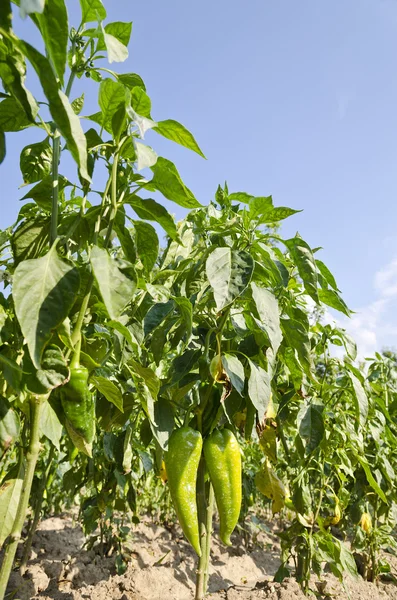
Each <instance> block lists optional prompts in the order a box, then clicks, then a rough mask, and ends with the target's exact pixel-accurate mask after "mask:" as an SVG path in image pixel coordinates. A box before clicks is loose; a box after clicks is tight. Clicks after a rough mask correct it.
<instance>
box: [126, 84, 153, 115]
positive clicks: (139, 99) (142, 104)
mask: <svg viewBox="0 0 397 600" xmlns="http://www.w3.org/2000/svg"><path fill="white" fill-rule="evenodd" d="M131 104H132V108H133V109H134V111H135V112H136V113H138V115H141V116H142V117H146V118H148V119H150V118H151V117H150V111H151V110H152V103H151V101H150V98H149V96H148V95H147V93H146V92H145V90H144V89H143V88H142V87H134V88H133V89H132V92H131Z"/></svg>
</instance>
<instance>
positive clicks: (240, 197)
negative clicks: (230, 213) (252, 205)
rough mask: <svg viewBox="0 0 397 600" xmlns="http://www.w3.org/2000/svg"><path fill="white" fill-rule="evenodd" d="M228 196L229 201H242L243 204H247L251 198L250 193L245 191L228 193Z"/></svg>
mask: <svg viewBox="0 0 397 600" xmlns="http://www.w3.org/2000/svg"><path fill="white" fill-rule="evenodd" d="M228 197H229V200H231V201H232V200H234V201H236V202H244V204H249V202H250V200H251V199H252V198H253V196H252V195H251V194H247V193H246V192H233V194H229V196H228Z"/></svg>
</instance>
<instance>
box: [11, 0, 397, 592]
mask: <svg viewBox="0 0 397 600" xmlns="http://www.w3.org/2000/svg"><path fill="white" fill-rule="evenodd" d="M15 4H16V5H19V9H20V12H21V14H23V15H29V18H30V19H31V21H32V25H34V26H36V27H37V28H38V30H39V32H40V34H41V37H42V41H43V43H44V45H45V55H44V54H42V53H41V52H39V51H38V50H37V49H36V48H34V47H33V46H31V45H30V44H29V43H28V42H26V41H24V40H21V39H19V38H18V37H17V36H16V35H15V33H14V32H13V29H12V16H13V10H12V8H13V9H14V12H15V10H16V9H15V7H12V6H11V3H10V1H9V0H6V1H3V2H2V3H1V6H0V77H1V80H2V82H3V87H4V92H2V93H1V97H2V98H3V99H2V101H1V102H0V159H1V161H3V160H5V159H6V160H7V159H8V157H6V146H5V138H6V134H7V135H8V133H9V132H18V131H23V130H24V129H26V128H28V127H29V128H31V127H35V128H37V130H38V132H39V133H40V134H42V136H43V139H42V141H39V142H37V143H34V144H30V145H28V146H26V147H25V148H24V149H23V151H22V154H21V159H20V165H21V173H22V177H23V181H24V183H25V184H29V185H31V186H33V187H31V188H30V189H29V191H28V192H27V193H26V194H25V195H24V196H23V198H22V199H23V200H29V202H27V203H25V204H24V205H23V207H22V208H21V210H20V211H19V215H18V218H17V221H16V223H14V224H13V225H12V226H10V227H9V228H8V229H7V230H5V231H3V232H1V233H0V247H1V249H0V252H1V256H0V261H1V263H0V264H1V267H2V271H1V273H2V279H3V282H4V287H5V291H4V293H2V294H1V295H0V342H1V345H0V366H1V373H0V385H1V399H0V400H1V404H0V442H1V452H2V457H1V458H2V466H1V474H2V480H1V483H0V485H1V487H0V500H1V508H0V522H1V525H0V544H4V545H5V553H4V559H3V563H2V567H1V570H0V600H2V599H3V597H4V594H5V589H6V584H7V581H8V577H9V574H10V571H11V568H12V565H13V563H14V557H15V553H16V549H17V546H18V544H19V541H20V538H21V532H22V527H23V524H24V521H25V518H26V514H27V509H28V505H29V497H30V493H31V488H32V484H33V497H32V499H31V506H32V520H31V526H30V529H29V532H28V536H27V540H26V541H25V552H24V557H23V559H22V567H23V565H24V564H26V561H27V559H28V557H29V552H30V543H31V539H32V536H33V534H34V530H35V527H36V526H37V523H38V520H39V517H40V512H41V507H42V502H43V499H44V495H45V493H44V492H45V488H46V486H47V487H48V486H49V484H50V481H51V477H53V476H56V477H62V483H63V486H64V488H65V490H67V491H68V492H69V494H70V495H71V496H72V497H74V498H77V497H80V498H81V503H80V514H81V517H82V522H83V526H84V530H85V532H86V533H87V534H92V535H93V537H92V538H91V543H95V541H96V536H98V539H99V542H100V549H101V551H105V550H106V551H108V552H110V551H113V549H114V548H116V550H117V552H118V557H117V563H116V564H117V569H118V571H119V573H122V572H123V571H124V570H125V567H126V560H128V548H127V546H128V543H127V536H128V532H129V528H130V524H131V521H132V520H130V519H129V515H130V513H131V512H132V513H133V514H134V517H133V519H135V520H136V519H137V518H138V517H137V513H138V511H139V505H140V494H141V491H142V486H144V485H146V483H145V481H146V482H149V483H150V481H152V480H151V477H153V471H156V472H157V473H158V474H159V475H160V476H161V479H162V480H163V482H165V481H166V480H168V484H167V487H166V486H164V485H163V484H162V483H160V479H157V485H158V487H159V488H160V490H161V493H159V496H161V500H160V502H162V503H163V505H164V512H167V511H168V507H169V506H170V503H169V495H170V497H171V499H172V502H173V506H174V509H175V512H176V515H177V517H178V519H179V522H180V525H181V527H182V529H183V531H184V533H185V536H186V538H187V540H188V541H189V542H190V543H191V545H192V547H193V548H194V550H195V551H196V553H197V555H198V557H199V562H198V568H197V581H196V600H201V599H202V598H204V597H205V595H206V591H207V586H208V576H209V559H210V545H211V535H212V526H213V525H212V523H213V510H214V508H215V504H216V506H217V509H218V513H219V521H220V539H221V541H222V542H223V543H225V544H226V545H228V544H230V543H233V531H234V529H235V527H236V525H237V522H238V519H239V516H240V509H241V504H242V497H243V494H242V485H244V502H245V498H246V496H247V494H246V493H245V492H246V490H247V489H249V488H251V489H252V486H253V482H252V481H249V478H248V474H247V473H245V477H244V480H243V481H242V468H244V457H242V456H241V450H240V448H243V447H244V445H245V444H252V443H256V442H257V440H259V447H260V448H261V451H262V453H263V461H262V463H261V464H260V466H259V465H258V469H257V472H256V474H255V483H256V486H257V488H258V490H259V491H260V492H262V493H263V494H264V495H265V496H266V497H267V498H269V499H271V501H272V509H273V512H274V513H276V512H279V511H280V510H282V509H283V507H284V506H288V507H289V508H290V510H291V511H293V514H295V517H294V518H293V521H292V523H291V524H290V527H289V528H288V529H287V531H286V532H285V533H284V534H283V557H282V558H283V564H282V566H281V568H280V570H279V572H278V574H277V578H279V579H282V578H283V577H284V576H286V575H288V574H289V569H290V560H291V558H292V560H295V562H296V576H297V578H298V580H299V581H300V583H301V585H302V586H303V588H304V589H308V583H309V577H310V571H311V570H314V571H315V572H316V573H318V574H320V573H321V565H322V564H323V563H324V562H328V563H329V565H330V567H331V568H332V569H333V570H334V572H335V573H336V574H337V575H339V576H341V574H342V572H343V570H346V569H347V570H349V571H350V572H354V571H355V564H354V560H353V556H352V554H351V553H350V551H349V550H348V549H347V547H346V546H345V545H344V544H343V543H342V542H341V541H340V540H339V539H338V538H337V537H336V535H334V534H335V532H334V531H333V530H332V527H335V526H336V525H338V524H339V522H341V523H343V522H344V519H345V515H347V514H348V513H349V512H351V511H353V503H354V502H355V500H356V499H358V500H359V501H360V502H361V501H362V500H363V499H364V498H365V501H364V502H365V506H364V509H365V512H361V516H360V519H359V520H356V521H355V522H356V523H361V530H362V531H364V532H365V533H366V534H368V535H369V534H370V528H369V526H368V522H369V521H368V519H369V517H368V515H369V514H372V520H373V522H374V523H376V527H374V531H376V532H377V533H376V536H375V533H373V537H371V539H370V547H371V548H372V550H371V560H372V563H371V564H372V567H371V568H372V569H373V573H376V572H377V571H376V569H378V567H377V566H376V565H378V564H379V563H378V562H377V558H376V552H377V551H378V549H379V548H380V546H381V545H382V544H383V545H384V539H383V538H382V539H381V527H382V526H383V521H382V519H383V518H384V515H385V514H386V513H387V510H388V507H390V506H392V505H393V503H394V502H395V498H394V493H393V492H392V491H390V490H389V489H386V488H387V482H388V481H389V482H390V481H391V478H392V475H391V472H392V468H389V467H388V466H387V465H388V464H389V465H392V464H394V462H393V461H394V460H395V459H394V458H393V457H394V455H393V452H394V446H393V445H392V436H393V432H394V431H395V420H394V421H393V419H394V417H393V416H392V415H393V413H392V411H391V408H392V407H393V410H394V409H395V407H394V396H393V401H391V400H390V399H389V396H388V395H387V394H389V391H388V390H389V388H388V384H387V378H386V377H385V375H384V374H382V375H379V368H380V367H378V366H373V367H371V370H370V375H369V376H368V377H367V376H366V375H365V374H364V373H363V372H362V371H360V370H359V369H358V368H357V366H355V364H354V363H353V361H354V360H355V354H356V351H355V346H354V343H353V342H352V340H351V339H350V338H349V337H348V336H347V335H346V334H345V332H343V331H342V330H340V329H338V328H333V327H332V326H329V325H323V324H322V323H321V321H319V320H318V319H314V320H313V319H311V318H310V313H311V312H312V307H313V306H315V307H316V309H315V313H316V312H321V309H322V308H321V307H323V306H324V305H327V306H329V307H331V308H333V309H335V310H338V311H341V312H342V313H344V314H345V315H349V314H350V311H349V309H348V307H347V306H346V304H345V302H344V301H343V299H342V298H341V296H340V293H339V290H338V287H337V284H336V282H335V279H334V277H333V276H332V274H331V273H330V271H329V269H328V268H327V267H326V265H325V264H324V263H323V262H322V261H321V260H320V259H318V258H317V256H318V254H317V251H318V250H317V249H314V250H313V249H312V248H311V247H310V246H309V244H308V243H307V242H305V241H304V240H303V239H302V238H301V237H300V235H299V234H296V235H295V236H294V237H292V238H289V239H284V238H283V237H282V236H281V235H280V234H279V233H278V227H279V224H280V222H281V221H282V220H283V219H285V218H288V217H291V216H293V214H294V213H295V212H297V211H295V210H293V209H290V208H286V207H275V206H274V204H273V200H272V198H271V197H270V196H263V197H255V196H252V195H250V194H249V193H246V192H234V193H229V190H228V188H227V185H225V186H224V187H223V188H221V187H219V188H218V190H217V192H216V194H215V198H214V200H212V201H210V202H209V203H208V204H207V205H206V206H205V207H204V206H202V205H201V204H200V203H199V202H198V200H197V199H196V198H195V196H194V194H193V193H192V192H191V191H190V190H189V189H188V188H187V187H186V186H185V184H184V183H183V181H182V179H181V177H180V175H179V173H178V171H177V169H176V167H175V165H174V164H173V163H172V162H170V161H169V160H167V159H166V158H163V157H160V156H157V154H156V153H155V151H154V150H153V149H152V148H151V147H149V146H148V145H147V144H146V142H145V141H144V138H145V135H146V134H147V132H148V131H149V130H152V131H154V132H156V133H158V134H160V135H163V136H165V137H167V138H169V139H170V140H173V141H175V142H177V143H179V144H182V145H183V146H186V147H187V148H189V149H191V150H193V151H195V152H196V153H197V154H199V155H201V156H203V154H202V152H201V150H200V148H199V146H198V145H197V143H196V141H195V139H194V137H193V136H192V134H191V133H190V132H189V131H188V130H187V129H186V128H185V127H183V126H182V125H181V124H179V123H178V122H176V121H174V120H165V121H155V120H153V118H152V114H151V102H150V98H149V96H148V94H147V91H146V88H145V85H144V82H143V80H142V78H141V77H140V76H139V75H137V74H136V73H124V74H120V73H115V72H113V71H112V70H110V69H109V68H108V66H106V67H104V66H103V64H104V63H103V62H102V61H103V54H104V53H105V55H107V58H108V61H109V62H110V63H115V62H116V63H117V62H122V61H124V60H125V59H126V58H127V56H128V50H127V45H128V41H129V38H130V33H131V24H130V23H120V22H117V23H105V21H106V10H105V7H104V5H103V4H102V2H101V1H100V0H95V2H93V1H92V0H80V5H81V15H82V16H81V22H80V24H79V25H78V27H77V28H71V29H70V30H69V25H68V15H67V9H66V5H65V2H64V0H51V1H49V0H48V1H47V2H45V1H44V0H37V1H35V2H33V1H32V0H21V1H20V2H15ZM14 18H15V15H14ZM27 65H30V67H29V68H30V69H31V70H32V71H33V72H35V73H36V75H37V78H38V82H39V84H40V90H41V91H40V98H37V99H36V98H35V97H34V96H33V95H32V93H31V92H30V91H29V90H28V89H27V88H26V85H25V77H26V69H27ZM83 76H84V77H85V78H86V79H84V80H82V81H86V80H87V85H88V83H89V85H96V86H97V87H98V108H99V110H98V111H97V112H95V113H94V114H88V115H87V114H84V112H85V111H84V97H83V96H82V95H81V96H79V97H78V98H75V99H74V100H72V98H73V85H74V84H75V82H76V80H78V79H82V77H83ZM88 80H89V81H88ZM83 114H84V119H83V117H82V115H83ZM83 125H84V127H83ZM68 154H70V155H71V156H72V158H73V159H74V161H75V164H76V166H77V173H76V176H71V175H69V176H68V177H66V176H64V175H63V174H62V169H63V165H64V162H63V157H64V156H65V155H68ZM142 170H145V176H144V175H143V174H142V172H141V171H142ZM147 173H149V175H147ZM104 176H105V184H104V185H102V183H101V182H102V181H103V179H104ZM154 193H157V194H162V195H163V196H164V197H165V198H166V199H168V200H170V201H172V202H175V203H176V204H178V205H179V206H181V207H183V208H185V209H187V210H189V212H188V214H187V216H186V217H185V218H184V219H183V221H181V222H180V223H178V224H176V223H175V222H174V220H173V218H172V217H171V215H170V214H169V213H168V211H167V210H166V208H165V207H164V206H163V204H161V203H160V202H158V200H155V199H153V198H151V197H149V196H150V194H154ZM148 221H151V222H154V223H156V227H157V229H156V228H155V227H153V225H151V224H150V223H149V222H148ZM160 227H161V228H163V230H164V232H165V234H166V241H165V248H164V249H161V250H160V241H159V234H158V231H159V228H160ZM331 345H339V346H343V347H344V348H345V352H346V355H347V358H346V360H344V361H342V360H340V359H338V358H336V357H334V356H333V355H332V354H331V352H330V346H331ZM382 368H383V367H382ZM380 372H381V373H383V372H382V370H381V371H380ZM386 390H387V394H386ZM371 399H372V400H371ZM369 423H370V427H368V424H369ZM382 427H383V428H384V429H385V430H386V431H387V432H388V437H387V440H388V444H386V446H385V444H384V440H383V439H381V438H380V435H378V437H376V436H375V435H374V432H375V433H376V432H378V434H379V431H380V430H381V428H382ZM374 440H375V441H374ZM371 444H372V445H371ZM373 444H375V445H373ZM366 450H368V454H367V455H366ZM378 450H379V452H378ZM40 453H41V457H40ZM55 455H56V456H57V459H58V466H61V468H59V469H58V470H57V471H56V473H55V474H54V467H53V464H54V456H55ZM242 458H243V465H242V464H241V461H242ZM386 460H387V461H388V463H387V462H386ZM37 465H39V468H38V470H37ZM375 465H376V467H375V474H373V473H372V470H373V468H374V466H375ZM153 468H154V469H153ZM249 471H250V473H252V464H250V469H249ZM35 473H36V478H35ZM39 475H40V477H39ZM140 488H141V489H140ZM168 491H169V493H170V494H169V495H168ZM350 498H352V500H351V499H350ZM145 506H147V504H146V505H145ZM360 506H361V505H360ZM3 507H4V508H3ZM244 510H245V509H244V508H243V515H244ZM362 514H366V515H367V517H366V518H365V519H364V520H363V519H362ZM5 515H7V518H5ZM364 521H365V523H364ZM386 525H387V527H389V528H390V526H391V525H390V523H386ZM115 529H117V530H118V534H115ZM346 529H347V528H346ZM98 532H99V533H98ZM383 532H384V533H385V532H386V530H383ZM386 533H387V532H386ZM354 543H355V544H356V546H355V547H356V549H357V550H358V551H360V548H361V547H362V544H361V546H360V543H361V542H360V538H359V536H356V538H355V541H354ZM374 557H375V558H374ZM378 570H379V569H378Z"/></svg>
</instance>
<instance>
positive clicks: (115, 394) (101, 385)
mask: <svg viewBox="0 0 397 600" xmlns="http://www.w3.org/2000/svg"><path fill="white" fill-rule="evenodd" d="M90 383H92V384H93V385H94V386H95V387H96V389H97V390H98V391H99V392H100V393H101V394H103V395H104V396H105V398H106V400H108V401H109V402H111V403H112V404H114V405H115V406H116V407H117V408H118V409H119V411H121V412H124V408H123V395H122V393H121V391H120V388H119V387H118V386H117V385H116V384H115V383H113V381H110V379H106V377H102V376H101V375H93V376H91V377H90Z"/></svg>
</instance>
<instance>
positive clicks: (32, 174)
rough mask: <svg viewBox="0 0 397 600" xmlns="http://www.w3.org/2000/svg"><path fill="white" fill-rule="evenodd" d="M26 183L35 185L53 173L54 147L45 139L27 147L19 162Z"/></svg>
mask: <svg viewBox="0 0 397 600" xmlns="http://www.w3.org/2000/svg"><path fill="white" fill-rule="evenodd" d="M19 165H20V168H21V173H22V176H23V181H24V183H35V182H36V181H39V180H40V179H43V178H44V177H47V176H48V175H50V173H51V167H52V147H51V145H50V144H49V143H48V140H47V139H45V140H43V141H42V142H37V143H36V144H30V145H29V146H25V148H23V150H22V152H21V157H20V161H19Z"/></svg>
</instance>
